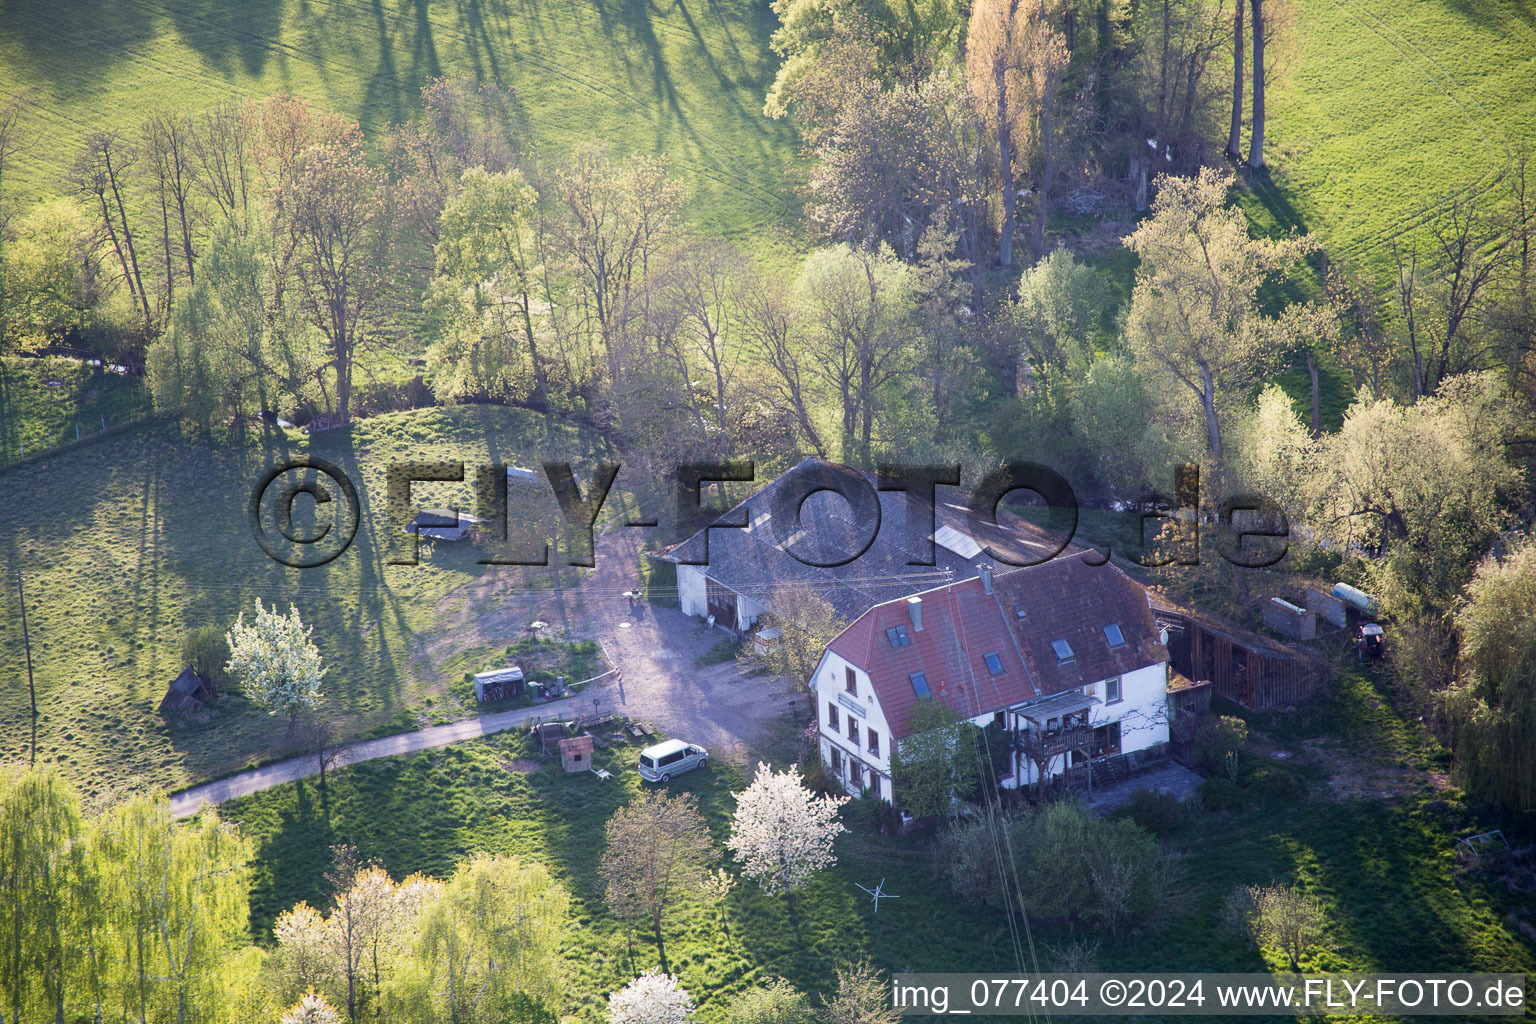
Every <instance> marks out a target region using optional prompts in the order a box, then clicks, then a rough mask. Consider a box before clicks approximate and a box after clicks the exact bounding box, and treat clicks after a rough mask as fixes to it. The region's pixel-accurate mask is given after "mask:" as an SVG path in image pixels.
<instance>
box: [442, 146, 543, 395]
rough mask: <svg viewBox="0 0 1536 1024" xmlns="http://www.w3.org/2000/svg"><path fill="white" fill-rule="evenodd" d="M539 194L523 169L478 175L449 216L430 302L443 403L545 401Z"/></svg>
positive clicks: (464, 183) (472, 174)
mask: <svg viewBox="0 0 1536 1024" xmlns="http://www.w3.org/2000/svg"><path fill="white" fill-rule="evenodd" d="M538 201H539V199H538V194H537V193H536V192H535V191H534V190H533V187H532V186H530V185H529V184H528V182H527V181H526V180H525V179H524V178H523V175H522V172H521V171H518V170H516V169H515V168H514V169H511V170H507V171H502V172H500V173H491V172H489V171H487V170H485V169H484V168H483V167H471V168H469V169H468V170H466V171H465V172H464V175H463V177H462V178H461V179H460V181H459V188H458V192H457V194H456V195H454V196H453V198H452V199H450V200H449V201H448V203H447V205H446V206H444V207H443V212H442V217H441V219H440V222H439V225H438V227H437V237H438V242H437V276H436V277H435V278H434V279H433V281H432V287H431V290H430V291H429V293H428V298H427V313H428V320H427V322H428V328H429V331H430V336H431V338H432V341H431V347H430V348H429V349H428V353H427V361H428V367H429V370H428V372H429V375H430V376H431V378H432V384H433V390H434V392H435V393H436V394H437V395H438V396H439V397H440V398H452V397H498V398H510V399H513V400H519V399H524V398H527V397H530V396H532V397H535V398H542V397H543V396H544V393H545V391H546V390H547V387H548V383H547V379H546V375H547V366H546V365H545V363H546V360H545V358H544V357H542V356H541V355H540V353H539V334H540V328H539V327H538V326H536V324H535V319H536V318H541V314H540V313H538V312H536V311H537V310H538V309H539V307H541V306H544V305H547V303H545V302H544V301H543V300H542V299H540V298H538V297H536V295H535V289H536V286H537V283H538V282H539V280H540V279H541V278H542V276H543V269H542V265H541V262H540V259H539V253H538V245H537V240H536V233H537V226H538V217H539V213H538Z"/></svg>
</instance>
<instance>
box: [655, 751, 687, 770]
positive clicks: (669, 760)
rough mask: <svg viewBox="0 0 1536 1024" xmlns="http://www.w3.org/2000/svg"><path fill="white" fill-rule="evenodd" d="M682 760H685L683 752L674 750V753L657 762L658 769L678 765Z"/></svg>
mask: <svg viewBox="0 0 1536 1024" xmlns="http://www.w3.org/2000/svg"><path fill="white" fill-rule="evenodd" d="M682 759H683V751H681V750H674V751H672V753H670V754H668V755H666V756H665V757H663V758H662V759H661V760H659V761H657V762H656V767H658V768H665V767H667V765H670V764H677V762H679V761H681V760H682Z"/></svg>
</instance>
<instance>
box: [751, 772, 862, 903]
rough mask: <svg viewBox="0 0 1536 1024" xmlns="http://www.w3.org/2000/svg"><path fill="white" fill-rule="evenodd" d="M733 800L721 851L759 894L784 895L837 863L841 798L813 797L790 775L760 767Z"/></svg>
mask: <svg viewBox="0 0 1536 1024" xmlns="http://www.w3.org/2000/svg"><path fill="white" fill-rule="evenodd" d="M733 795H734V796H735V797H736V815H735V817H734V818H733V819H732V820H731V837H730V839H728V840H727V841H726V844H725V845H726V846H727V847H729V848H730V851H731V852H732V853H733V854H735V855H736V859H737V860H739V861H741V865H742V871H743V873H744V874H747V875H749V876H751V877H753V878H755V879H757V881H758V884H759V885H761V886H762V887H763V891H764V892H767V893H769V894H770V895H772V894H775V893H780V892H783V893H789V892H791V891H793V890H795V889H797V888H799V887H800V886H801V885H802V884H803V883H804V882H805V881H806V879H808V878H810V877H811V875H813V874H815V873H816V872H817V871H820V870H821V869H822V868H825V867H831V866H832V865H833V864H836V863H837V856H836V855H835V854H834V853H833V852H832V842H833V840H835V839H836V838H837V837H838V836H839V835H840V834H842V833H843V832H846V831H848V830H847V828H845V827H844V825H843V823H842V822H841V821H838V820H837V811H838V808H839V807H841V806H842V805H843V804H844V803H846V802H847V800H848V798H847V797H829V796H822V797H818V796H815V795H814V794H812V793H811V791H810V790H808V789H806V788H805V785H804V784H803V783H802V782H801V781H800V777H799V776H798V775H796V774H795V773H794V772H793V771H786V772H779V773H776V772H774V770H773V767H772V766H771V765H766V764H759V765H758V766H757V774H756V776H755V777H754V778H753V779H752V785H750V786H748V787H747V788H746V790H745V791H744V792H741V793H735V794H733Z"/></svg>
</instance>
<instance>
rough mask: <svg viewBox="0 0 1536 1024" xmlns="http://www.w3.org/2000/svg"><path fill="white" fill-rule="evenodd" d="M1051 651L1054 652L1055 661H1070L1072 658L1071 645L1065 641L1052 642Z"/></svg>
mask: <svg viewBox="0 0 1536 1024" xmlns="http://www.w3.org/2000/svg"><path fill="white" fill-rule="evenodd" d="M1051 650H1053V651H1055V652H1056V660H1057V661H1071V660H1072V658H1073V654H1072V645H1071V644H1069V643H1067V642H1066V641H1065V640H1052V641H1051Z"/></svg>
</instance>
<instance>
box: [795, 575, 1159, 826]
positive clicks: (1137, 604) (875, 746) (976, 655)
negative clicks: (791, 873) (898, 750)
mask: <svg viewBox="0 0 1536 1024" xmlns="http://www.w3.org/2000/svg"><path fill="white" fill-rule="evenodd" d="M1092 558H1093V556H1092V554H1091V553H1077V554H1073V555H1063V556H1061V557H1058V558H1055V559H1052V560H1051V561H1049V562H1046V563H1044V564H1041V565H1037V566H1031V567H1029V568H1023V569H1016V570H1014V571H1011V572H1007V573H996V574H994V572H993V570H992V568H991V567H989V566H987V565H979V566H977V570H976V571H977V575H976V576H975V578H972V579H969V580H965V581H962V582H958V583H954V584H950V585H946V586H942V587H936V588H932V589H929V590H925V591H923V592H921V593H918V594H914V595H912V596H909V597H902V598H899V599H896V600H890V601H885V602H882V603H880V604H877V605H875V606H874V607H872V608H870V609H869V610H868V611H866V612H864V613H863V614H862V615H860V616H859V617H858V618H857V619H856V620H854V622H853V623H852V624H851V625H849V626H848V628H847V629H845V630H844V631H843V632H842V633H840V634H839V635H838V636H837V637H836V638H835V639H834V640H833V641H832V643H831V644H829V645H828V647H827V650H826V652H825V653H824V654H823V655H822V658H821V661H820V662H819V663H818V665H817V667H816V671H815V674H814V675H813V677H812V680H811V686H812V689H813V691H814V694H815V703H816V708H817V719H818V722H819V730H820V747H821V758H822V761H823V763H825V764H826V765H827V766H828V768H829V769H830V770H831V771H832V773H833V774H834V775H835V776H837V778H838V779H839V780H840V781H841V782H842V784H843V787H844V788H845V789H846V790H848V791H849V792H851V793H859V792H863V791H868V792H870V793H873V794H875V795H877V796H879V797H880V798H881V799H883V800H887V801H892V802H895V803H898V804H899V803H900V798H901V794H899V793H893V791H892V784H891V751H892V749H893V747H895V746H897V745H899V744H900V743H901V741H902V739H903V738H905V737H906V736H908V735H909V734H910V731H911V730H910V728H909V718H910V715H911V712H912V709H913V706H914V705H915V704H916V703H917V701H918V700H919V699H921V698H924V697H932V698H933V699H935V700H938V701H941V702H943V703H944V704H946V705H947V706H948V707H949V708H951V709H952V710H953V711H955V712H956V713H957V714H958V715H960V716H961V717H962V718H964V719H968V720H969V721H971V722H972V723H973V724H975V725H977V726H986V725H988V724H991V723H994V722H996V723H998V724H1000V725H1001V726H1002V727H1003V728H1004V729H1005V730H1007V734H1008V735H1009V737H1010V751H1009V759H1008V761H1009V763H1008V766H1007V768H1006V771H1007V773H1008V775H1007V777H1006V778H1005V779H1003V780H1002V781H1003V785H1004V786H1006V787H1009V788H1015V787H1018V786H1022V785H1028V784H1031V783H1033V782H1035V781H1036V780H1038V779H1041V778H1045V779H1050V778H1053V777H1055V776H1059V775H1061V774H1063V773H1073V774H1075V775H1077V776H1085V775H1086V776H1088V777H1090V778H1091V775H1092V772H1093V770H1094V766H1095V765H1098V766H1100V767H1101V768H1103V769H1108V768H1110V767H1112V766H1115V765H1123V764H1124V763H1125V760H1126V759H1127V758H1128V757H1129V756H1130V755H1132V754H1136V753H1138V752H1151V750H1152V749H1153V748H1158V747H1160V745H1164V744H1166V743H1167V742H1168V717H1169V716H1168V709H1167V688H1168V667H1167V660H1168V655H1167V650H1166V648H1165V647H1164V646H1163V643H1162V642H1161V639H1160V635H1159V632H1158V629H1157V627H1156V625H1155V624H1154V621H1153V617H1152V611H1151V609H1150V607H1149V605H1148V602H1147V595H1146V592H1145V591H1144V590H1143V589H1142V587H1141V586H1140V585H1139V584H1137V583H1136V582H1135V581H1133V580H1132V579H1130V578H1129V577H1128V576H1126V575H1125V574H1124V573H1123V572H1121V571H1120V570H1119V569H1117V568H1115V567H1114V566H1112V565H1094V564H1091V562H1090V560H1091V559H1092Z"/></svg>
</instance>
